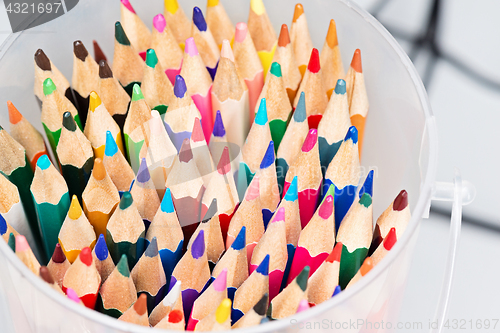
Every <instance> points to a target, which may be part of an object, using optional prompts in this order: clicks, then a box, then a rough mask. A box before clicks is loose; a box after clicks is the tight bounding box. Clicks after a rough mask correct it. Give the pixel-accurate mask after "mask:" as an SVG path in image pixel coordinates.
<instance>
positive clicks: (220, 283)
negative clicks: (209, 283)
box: [213, 268, 227, 291]
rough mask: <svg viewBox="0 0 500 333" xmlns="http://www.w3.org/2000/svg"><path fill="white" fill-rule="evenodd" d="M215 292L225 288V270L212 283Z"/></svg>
mask: <svg viewBox="0 0 500 333" xmlns="http://www.w3.org/2000/svg"><path fill="white" fill-rule="evenodd" d="M213 285H214V289H215V291H223V290H225V289H226V286H227V268H224V269H223V270H222V271H221V272H220V273H219V276H217V278H216V279H215V280H214V282H213Z"/></svg>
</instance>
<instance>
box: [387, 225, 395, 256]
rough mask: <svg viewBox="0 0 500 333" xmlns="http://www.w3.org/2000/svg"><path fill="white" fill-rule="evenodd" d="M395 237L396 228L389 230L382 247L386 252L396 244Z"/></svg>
mask: <svg viewBox="0 0 500 333" xmlns="http://www.w3.org/2000/svg"><path fill="white" fill-rule="evenodd" d="M396 241H397V237H396V228H391V230H389V232H388V233H387V236H385V238H384V247H385V249H386V250H387V251H390V250H391V249H392V247H393V246H394V244H396Z"/></svg>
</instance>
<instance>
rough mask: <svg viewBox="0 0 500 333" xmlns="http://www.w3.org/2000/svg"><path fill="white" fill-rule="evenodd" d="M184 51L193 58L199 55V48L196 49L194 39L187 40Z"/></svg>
mask: <svg viewBox="0 0 500 333" xmlns="http://www.w3.org/2000/svg"><path fill="white" fill-rule="evenodd" d="M184 51H185V52H186V53H187V54H189V55H190V56H191V57H195V56H197V55H198V54H199V53H198V48H197V47H196V43H195V42H194V38H193V37H189V38H188V39H186V45H185V46H184Z"/></svg>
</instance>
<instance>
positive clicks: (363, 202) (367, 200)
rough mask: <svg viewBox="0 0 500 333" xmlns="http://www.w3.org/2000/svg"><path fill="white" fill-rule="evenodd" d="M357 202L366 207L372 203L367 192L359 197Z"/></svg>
mask: <svg viewBox="0 0 500 333" xmlns="http://www.w3.org/2000/svg"><path fill="white" fill-rule="evenodd" d="M359 203H360V204H361V205H363V206H365V207H366V208H368V207H370V205H371V204H372V197H370V195H369V194H368V193H364V194H363V195H362V196H361V199H359Z"/></svg>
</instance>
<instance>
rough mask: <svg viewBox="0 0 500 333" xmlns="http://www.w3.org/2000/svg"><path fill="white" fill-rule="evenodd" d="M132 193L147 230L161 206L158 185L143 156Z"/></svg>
mask: <svg viewBox="0 0 500 333" xmlns="http://www.w3.org/2000/svg"><path fill="white" fill-rule="evenodd" d="M130 194H132V197H133V198H134V202H135V206H136V207H137V210H138V211H139V214H140V215H141V217H142V220H143V221H144V225H145V227H146V231H147V229H148V228H149V225H150V224H151V221H153V217H154V216H155V214H156V212H157V211H158V208H159V207H160V198H159V197H158V193H157V192H156V187H155V185H154V183H153V180H152V179H151V175H150V174H149V170H148V166H147V163H146V159H145V158H143V159H142V161H141V166H140V167H139V171H137V176H136V178H135V181H134V184H133V185H132V189H131V190H130Z"/></svg>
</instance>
